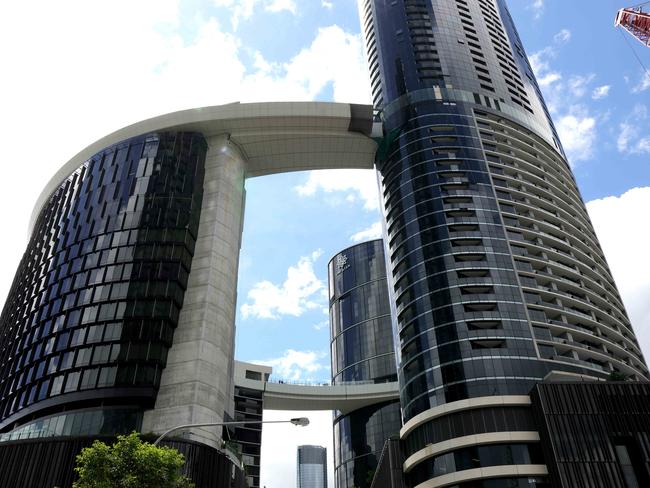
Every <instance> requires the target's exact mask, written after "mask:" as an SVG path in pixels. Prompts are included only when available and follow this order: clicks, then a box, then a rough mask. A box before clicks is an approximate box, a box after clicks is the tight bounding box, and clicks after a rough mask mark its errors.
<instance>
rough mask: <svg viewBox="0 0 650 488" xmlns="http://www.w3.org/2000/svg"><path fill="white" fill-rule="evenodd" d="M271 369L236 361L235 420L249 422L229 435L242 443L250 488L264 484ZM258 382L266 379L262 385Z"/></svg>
mask: <svg viewBox="0 0 650 488" xmlns="http://www.w3.org/2000/svg"><path fill="white" fill-rule="evenodd" d="M271 372H272V368H271V367H270V366H260V365H257V364H250V363H244V362H242V361H235V416H234V418H233V419H232V421H233V422H247V423H246V424H244V425H238V426H234V427H233V428H231V429H230V430H229V432H228V434H227V435H228V437H227V438H228V439H229V440H230V441H232V442H234V443H236V444H237V445H238V451H239V452H240V454H241V460H242V464H243V466H244V472H245V473H246V482H247V483H248V487H249V488H259V486H260V467H261V464H262V461H261V459H262V424H261V422H262V420H264V384H265V383H266V382H267V381H268V380H269V376H271ZM257 382H262V387H261V388H260V387H259V386H258V383H257ZM258 422H259V423H258Z"/></svg>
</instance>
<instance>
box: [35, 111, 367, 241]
mask: <svg viewBox="0 0 650 488" xmlns="http://www.w3.org/2000/svg"><path fill="white" fill-rule="evenodd" d="M164 130H187V131H197V132H201V133H203V134H204V136H206V137H210V136H214V135H219V134H229V135H230V138H231V140H232V141H233V142H235V143H236V144H237V145H238V146H239V147H240V148H241V149H242V150H243V152H244V154H245V155H246V158H247V164H248V168H247V176H249V177H254V176H262V175H268V174H274V173H282V172H288V171H305V170H310V169H337V168H366V169H371V168H372V167H373V164H374V154H375V151H376V144H375V142H374V141H373V140H372V139H371V138H370V136H371V134H372V131H373V110H372V106H371V105H358V104H348V103H332V102H264V103H239V102H235V103H231V104H227V105H216V106H211V107H201V108H193V109H189V110H182V111H178V112H171V113H168V114H164V115H159V116H157V117H153V118H150V119H146V120H142V121H140V122H136V123H134V124H131V125H129V126H126V127H124V128H122V129H119V130H117V131H115V132H113V133H111V134H108V135H107V136H105V137H103V138H101V139H99V140H97V141H95V142H93V143H92V144H90V145H89V146H87V147H86V148H84V149H82V150H81V151H80V152H79V153H77V154H76V155H75V156H74V157H73V158H72V159H70V160H69V161H68V162H67V163H65V164H64V165H63V166H62V167H61V168H60V169H59V170H58V171H57V172H56V173H55V175H54V176H53V177H52V178H51V179H50V181H49V182H48V183H47V184H46V185H45V188H44V189H43V191H42V192H41V194H40V195H39V197H38V199H37V201H36V205H35V206H34V209H33V211H32V215H31V218H30V223H29V234H30V236H31V232H32V230H33V227H34V224H35V222H36V219H37V218H38V214H39V212H40V210H41V208H42V207H43V205H44V204H45V202H46V201H47V200H48V199H49V198H50V196H51V195H52V193H54V192H55V191H56V189H57V188H58V187H59V186H60V185H61V183H62V182H63V181H64V180H65V179H66V178H67V177H68V176H70V175H71V174H72V173H73V172H74V171H75V170H76V169H77V168H78V167H79V166H81V165H82V164H83V163H84V162H85V161H87V160H88V159H89V158H91V157H92V156H93V155H95V154H96V153H98V152H99V151H101V150H103V149H105V148H107V147H109V146H112V145H113V144H117V143H119V142H120V141H124V140H126V139H130V138H132V137H136V136H139V135H143V134H147V133H151V132H159V131H164Z"/></svg>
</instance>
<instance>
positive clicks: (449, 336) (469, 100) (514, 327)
mask: <svg viewBox="0 0 650 488" xmlns="http://www.w3.org/2000/svg"><path fill="white" fill-rule="evenodd" d="M360 12H361V21H362V25H363V30H364V33H365V36H366V43H367V48H368V57H369V61H370V77H371V83H372V89H373V96H374V102H375V105H376V108H377V109H379V110H380V113H381V116H382V118H383V121H384V135H385V137H384V143H383V145H382V149H381V150H380V152H379V154H378V161H377V163H378V169H379V171H380V175H381V190H382V194H383V195H382V196H383V199H384V211H385V214H384V217H385V224H386V229H387V233H388V236H387V238H388V243H387V244H388V245H387V248H388V250H389V263H390V264H389V266H390V273H391V276H390V281H391V284H392V288H391V295H392V299H393V300H394V302H395V305H396V327H397V334H398V336H399V351H398V355H399V381H400V396H401V406H402V415H403V420H404V422H405V429H404V430H403V440H404V442H405V444H406V445H407V446H410V447H409V448H408V449H407V450H410V451H411V452H412V454H411V456H412V457H411V458H410V459H407V461H406V464H407V465H408V469H406V470H405V471H406V475H407V477H410V483H411V484H412V485H413V486H416V485H418V484H419V483H421V482H423V481H425V480H430V479H434V478H437V477H439V476H442V475H443V474H442V473H445V476H447V478H445V480H451V481H453V480H459V481H460V480H463V481H465V482H468V483H470V482H471V483H478V484H476V485H474V484H472V485H464V484H461V485H459V486H484V485H483V483H488V481H485V479H484V478H499V479H500V481H502V482H504V481H505V480H506V479H508V480H509V483H511V484H512V486H519V484H520V483H524V484H526V483H527V481H526V479H530V480H532V481H531V483H532V484H533V485H534V484H537V486H543V484H544V483H545V481H544V480H545V479H546V478H545V467H544V464H543V463H540V462H539V456H537V454H536V452H538V448H537V447H536V445H535V441H531V442H525V443H519V444H518V445H516V446H515V445H512V446H511V447H510V450H509V451H507V452H506V451H504V452H503V453H502V454H503V455H502V456H497V457H498V459H496V460H495V459H491V458H490V451H489V450H488V451H482V450H481V449H482V448H481V446H480V445H479V444H476V445H472V446H469V445H464V444H463V443H462V442H461V440H460V439H459V438H458V434H459V433H460V431H459V430H458V429H454V430H453V431H452V432H450V433H449V434H448V437H449V439H448V442H447V444H445V445H446V446H448V447H447V450H446V451H445V452H441V453H440V454H441V455H442V454H444V456H443V457H437V455H434V454H432V452H433V453H435V452H436V449H437V448H440V447H441V445H440V444H435V445H434V446H433V447H432V448H431V447H428V448H425V446H426V442H422V440H417V439H416V440H413V439H412V438H411V436H414V435H416V432H422V431H429V433H430V435H431V436H435V435H437V434H436V433H435V429H434V428H433V423H434V422H439V421H440V418H444V417H445V416H446V415H448V413H445V412H444V411H443V410H440V408H442V406H443V405H452V404H454V405H461V406H462V405H467V408H476V409H477V411H478V412H479V417H480V419H481V422H479V423H478V424H475V425H474V427H473V429H472V430H479V429H481V428H483V429H485V428H486V426H485V423H484V418H487V417H489V416H490V415H491V414H489V412H487V411H486V410H485V408H497V409H499V404H500V403H503V401H504V400H503V399H512V398H525V397H524V396H525V395H527V394H528V393H529V392H530V390H531V388H532V387H533V386H534V385H535V384H536V383H537V382H538V381H541V380H542V378H544V377H545V376H546V375H547V374H548V373H549V372H551V371H563V372H566V373H575V374H582V375H588V376H592V377H599V378H607V377H608V376H610V375H611V374H612V373H616V374H617V375H618V374H622V375H625V376H626V377H629V378H631V379H647V377H648V370H647V367H646V365H645V362H644V359H643V356H642V354H641V351H640V349H639V345H638V342H637V340H636V338H635V336H634V332H633V330H632V327H631V325H630V322H629V319H628V318H627V314H626V312H625V309H624V306H623V304H622V302H621V299H620V295H619V293H618V291H617V289H616V286H615V284H614V281H613V278H612V276H611V273H610V271H609V268H608V266H607V263H606V261H605V258H604V256H603V252H602V250H601V248H600V245H599V244H598V241H597V238H596V236H595V233H594V230H593V227H592V225H591V222H590V220H589V217H588V214H587V211H586V208H585V205H584V203H583V201H582V198H581V196H580V193H579V191H578V189H577V186H576V182H575V178H574V177H573V174H572V172H571V169H570V167H569V165H568V163H567V161H566V158H565V156H564V153H563V150H562V148H561V145H560V142H559V139H558V137H557V133H556V131H555V128H554V126H553V123H552V121H551V119H550V116H549V114H548V111H547V109H546V106H545V103H544V100H543V98H542V96H541V93H540V90H539V86H538V84H537V82H536V80H535V77H534V74H533V72H532V69H531V67H530V64H529V62H528V60H527V58H526V54H525V52H524V49H523V46H522V44H521V41H520V39H519V36H518V35H517V32H516V29H515V27H514V24H513V22H512V19H511V17H510V14H509V13H508V10H507V7H506V4H505V1H503V0H392V1H389V0H362V1H361V2H360ZM396 347H397V346H396ZM481 398H483V399H485V398H488V400H485V402H484V403H485V405H483V406H482V407H480V408H479V407H470V405H471V402H469V399H481ZM521 401H522V402H523V403H525V402H524V401H523V400H521ZM514 403H515V404H516V403H517V402H514ZM521 406H522V407H523V408H524V409H525V408H527V406H526V405H525V404H522V405H521ZM509 408H510V407H509ZM461 410H462V409H461ZM511 423H513V422H510V421H507V422H505V423H503V424H501V425H498V426H496V428H495V430H496V431H497V432H508V431H512V430H516V429H517V427H516V426H515V425H510V424H511ZM468 434H470V433H468ZM533 434H534V432H533V433H531V434H530V435H528V434H525V435H523V436H522V437H524V438H525V437H526V436H528V437H530V438H532V436H533ZM427 435H429V434H427ZM427 435H425V437H423V438H421V439H424V438H426V437H427ZM484 438H485V439H492V441H491V442H494V438H493V437H490V436H487V437H484ZM485 442H487V441H485ZM500 442H503V441H500ZM449 446H453V447H452V448H449ZM521 449H523V450H524V451H525V452H526V454H522V455H518V454H517V455H516V454H515V453H516V452H520V451H517V450H521ZM495 452H496V451H495ZM521 452H523V451H521ZM463 456H466V457H468V458H469V459H477V461H476V462H474V461H473V462H474V465H472V463H469V464H467V463H464V462H462V458H463ZM443 458H444V459H443ZM475 468H482V469H483V468H485V469H483V473H481V470H478V471H476V470H474V471H472V470H473V469H475ZM513 473H514V474H513ZM485 486H488V485H485ZM490 486H491V485H490ZM508 486H510V485H508ZM526 486H528V485H526Z"/></svg>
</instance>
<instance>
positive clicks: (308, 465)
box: [296, 446, 327, 488]
mask: <svg viewBox="0 0 650 488" xmlns="http://www.w3.org/2000/svg"><path fill="white" fill-rule="evenodd" d="M296 486H297V488H327V449H326V448H324V447H321V446H298V455H297V485H296Z"/></svg>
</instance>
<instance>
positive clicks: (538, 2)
mask: <svg viewBox="0 0 650 488" xmlns="http://www.w3.org/2000/svg"><path fill="white" fill-rule="evenodd" d="M528 8H530V9H531V10H532V11H533V14H534V15H535V18H536V19H539V18H540V17H541V16H542V13H544V0H533V1H532V3H531V4H530V6H529V7H528Z"/></svg>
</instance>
